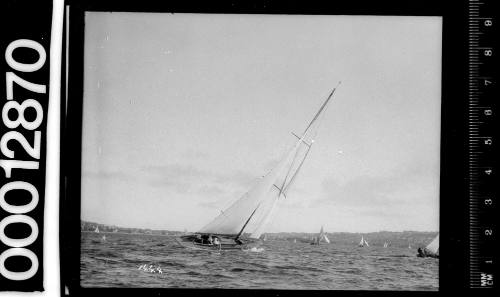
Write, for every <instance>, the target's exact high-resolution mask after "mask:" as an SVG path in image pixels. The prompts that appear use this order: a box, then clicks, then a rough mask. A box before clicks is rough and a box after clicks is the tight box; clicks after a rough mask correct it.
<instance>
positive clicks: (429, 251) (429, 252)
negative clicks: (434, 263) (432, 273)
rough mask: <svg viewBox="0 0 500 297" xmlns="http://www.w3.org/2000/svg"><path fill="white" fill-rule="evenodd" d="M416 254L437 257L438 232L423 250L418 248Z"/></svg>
mask: <svg viewBox="0 0 500 297" xmlns="http://www.w3.org/2000/svg"><path fill="white" fill-rule="evenodd" d="M417 256H418V257H432V258H439V234H438V235H437V236H436V237H435V238H434V239H433V240H432V241H431V243H429V244H428V245H427V246H426V247H425V248H424V249H423V250H422V249H421V248H419V249H418V255H417Z"/></svg>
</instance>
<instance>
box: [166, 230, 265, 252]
mask: <svg viewBox="0 0 500 297" xmlns="http://www.w3.org/2000/svg"><path fill="white" fill-rule="evenodd" d="M219 238H220V240H221V243H220V244H208V243H201V242H199V238H198V236H197V235H196V234H191V235H182V236H176V237H175V240H176V241H177V243H178V244H180V245H181V246H183V247H185V248H189V249H196V250H212V251H228V250H247V249H251V248H253V247H258V246H260V245H261V244H262V242H261V241H260V240H258V239H241V244H240V243H236V242H235V241H234V237H222V236H219Z"/></svg>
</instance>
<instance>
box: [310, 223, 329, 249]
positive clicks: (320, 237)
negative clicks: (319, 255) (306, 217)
mask: <svg viewBox="0 0 500 297" xmlns="http://www.w3.org/2000/svg"><path fill="white" fill-rule="evenodd" d="M323 241H324V242H326V243H330V239H328V237H327V236H326V233H325V232H324V231H323V226H321V230H320V231H319V233H318V236H316V237H314V238H313V241H312V242H311V244H312V245H319V244H320V243H321V242H323Z"/></svg>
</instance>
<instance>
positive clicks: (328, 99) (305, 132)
mask: <svg viewBox="0 0 500 297" xmlns="http://www.w3.org/2000/svg"><path fill="white" fill-rule="evenodd" d="M339 85H340V81H339V83H338V84H337V86H336V87H335V88H333V90H332V92H331V93H330V95H328V98H327V99H326V100H325V102H324V103H323V104H322V105H321V107H320V109H319V110H318V112H317V113H316V115H315V116H314V118H313V119H312V120H311V122H310V123H309V125H308V126H307V128H306V130H304V133H302V137H300V138H299V140H298V144H299V145H300V144H302V142H303V141H304V138H305V136H306V134H307V133H308V130H309V128H311V126H312V124H313V123H314V122H315V121H316V120H317V119H318V117H319V116H320V114H321V112H322V111H323V110H324V109H325V107H326V105H327V104H328V102H329V101H330V99H331V98H332V96H333V94H334V93H335V90H336V89H337V87H338V86H339ZM314 132H316V133H317V131H314ZM292 134H293V133H292ZM314 137H316V134H314V135H313V137H312V138H314ZM313 141H314V140H313ZM306 143H307V142H306ZM311 144H312V142H311ZM295 149H296V151H295V155H294V157H293V159H292V163H291V164H290V167H289V168H288V171H287V173H286V175H285V179H284V180H283V184H282V185H281V188H282V189H284V188H285V184H286V182H287V179H288V176H289V175H290V172H291V171H292V168H293V167H294V164H295V160H296V157H297V155H298V154H299V150H298V146H297V145H295ZM309 149H310V146H309V147H308V149H307V152H306V155H307V153H308V152H309ZM303 163H304V159H302V162H301V163H300V165H299V167H298V169H300V166H302V164H303ZM298 169H297V170H298ZM296 173H297V171H295V173H293V176H295V175H296ZM280 194H281V189H280Z"/></svg>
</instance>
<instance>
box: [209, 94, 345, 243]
mask: <svg viewBox="0 0 500 297" xmlns="http://www.w3.org/2000/svg"><path fill="white" fill-rule="evenodd" d="M335 90H336V88H334V89H333V90H332V92H331V93H330V95H329V96H328V98H327V99H326V100H325V102H324V103H323V105H322V106H321V108H320V109H319V111H318V112H317V113H316V115H315V116H314V118H313V119H312V120H311V122H310V123H309V125H308V126H307V128H306V129H305V131H304V132H303V133H302V135H301V136H297V135H295V134H294V135H295V137H297V141H296V142H295V144H294V145H293V146H292V148H291V149H290V150H289V151H288V153H287V154H286V155H285V156H284V158H283V159H282V160H281V161H280V162H279V163H278V165H276V167H274V168H273V169H272V170H271V171H270V172H269V173H268V174H267V175H265V176H264V177H262V178H261V179H260V180H259V182H258V183H257V184H256V185H255V186H254V187H253V188H251V189H250V190H249V191H248V192H247V193H245V194H244V195H243V196H242V197H241V198H239V199H238V200H237V201H235V202H234V203H233V204H232V205H230V206H229V207H228V208H227V209H226V210H224V211H221V214H220V215H218V216H217V217H216V218H215V219H214V220H212V221H211V222H210V223H208V224H207V225H206V226H204V227H203V228H201V229H200V231H199V233H212V234H226V235H237V236H236V237H239V236H240V235H241V234H242V233H243V231H244V230H245V229H247V230H250V231H249V232H250V238H255V239H257V238H259V237H260V236H261V235H262V233H263V232H264V230H265V227H266V225H267V224H268V222H269V220H270V218H271V217H272V214H273V212H274V210H275V208H276V205H277V202H278V200H279V199H280V198H286V197H287V193H288V190H289V189H290V187H291V186H292V184H293V182H294V180H295V178H296V176H297V174H298V172H299V171H300V169H301V167H302V165H303V163H304V161H305V159H306V157H307V155H308V153H309V151H310V149H311V147H312V144H313V143H314V138H315V136H316V133H317V128H318V123H319V120H320V116H321V115H322V114H323V112H324V110H325V109H326V107H327V104H328V102H329V101H330V99H331V98H332V96H333V94H334V92H335Z"/></svg>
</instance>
